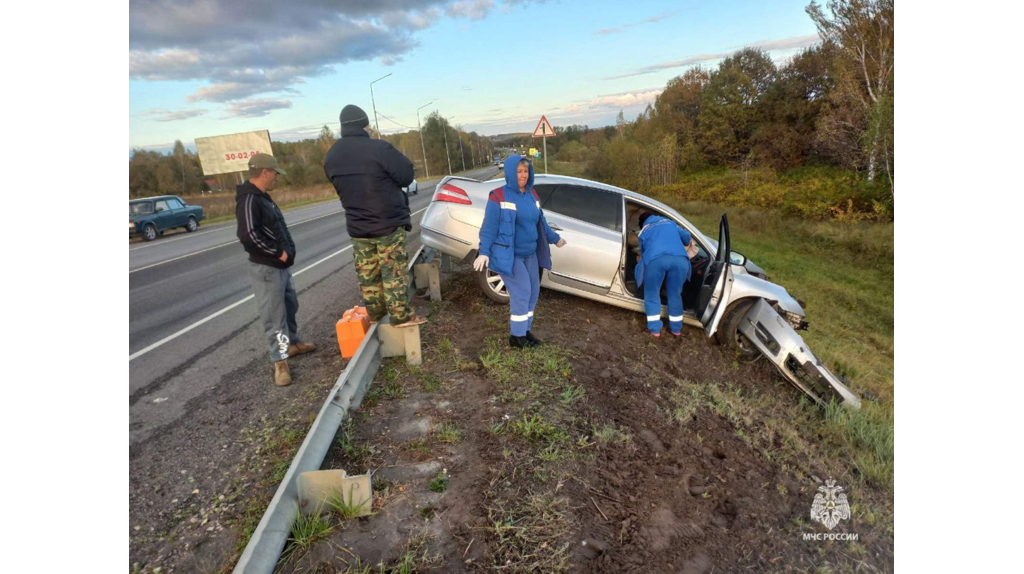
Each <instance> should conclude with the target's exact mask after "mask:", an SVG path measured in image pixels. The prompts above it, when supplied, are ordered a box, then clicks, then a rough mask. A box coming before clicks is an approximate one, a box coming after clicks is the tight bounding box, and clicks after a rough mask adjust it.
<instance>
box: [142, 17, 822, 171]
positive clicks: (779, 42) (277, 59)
mask: <svg viewBox="0 0 1024 574" xmlns="http://www.w3.org/2000/svg"><path fill="white" fill-rule="evenodd" d="M808 3H809V2H808V0H719V1H687V0H682V1H678V0H677V1H650V2H646V1H642V0H637V1H632V2H613V1H605V0H592V1H586V2H576V1H569V0H561V1H557V0H549V1H540V2H538V1H528V0H458V1H440V0H343V1H336V0H335V1H329V0H290V1H288V2H284V1H274V0H131V1H130V2H129V50H128V115H129V121H128V126H129V127H128V147H129V149H137V148H141V149H157V150H160V151H167V150H169V149H170V148H171V147H172V146H173V143H174V141H175V140H179V139H180V140H181V141H182V142H183V143H185V144H186V146H187V147H189V148H191V149H194V140H195V138H197V137H206V136H214V135H221V134H232V133H238V132H245V131H253V130H262V129H266V130H269V131H270V136H271V139H273V140H280V141H291V140H296V139H303V138H307V137H316V135H317V133H318V132H319V131H320V128H321V127H322V126H324V125H327V126H329V127H330V128H331V129H332V130H334V132H335V134H337V132H338V115H339V113H340V111H341V108H342V107H344V106H345V105H346V104H355V105H358V106H360V107H361V108H363V109H364V110H366V112H367V114H368V115H369V116H370V118H371V121H373V119H374V118H373V116H374V111H373V105H372V102H371V96H370V83H371V82H373V81H374V80H377V79H378V78H380V77H382V76H386V75H388V74H390V76H388V77H386V78H384V79H383V80H380V81H377V82H376V83H374V84H373V101H375V102H376V108H377V118H376V121H377V124H378V125H379V126H380V131H381V132H382V133H385V134H387V133H394V132H400V131H406V130H407V129H409V128H415V127H416V121H417V118H416V110H417V108H419V107H420V106H424V105H426V104H429V105H426V107H423V109H422V110H420V112H419V113H420V120H421V121H422V119H423V118H424V117H426V115H427V114H429V113H431V112H433V111H435V110H436V111H438V112H439V113H441V114H442V115H443V116H445V117H447V118H449V120H450V122H451V123H452V124H455V125H460V126H462V129H464V130H466V131H476V132H477V133H480V134H482V135H496V134H500V133H510V132H524V131H533V129H534V127H535V126H536V125H537V122H538V120H539V119H540V117H541V115H542V114H543V115H546V116H547V118H548V120H549V121H550V122H551V123H552V124H553V125H556V126H567V125H570V124H581V125H589V126H590V127H600V126H605V125H610V124H613V123H614V121H615V117H616V115H617V114H618V112H619V110H622V111H623V113H624V115H625V116H626V118H627V119H632V118H635V117H636V115H637V114H639V113H641V112H642V111H643V110H644V108H645V107H646V106H647V104H649V103H653V101H654V99H655V98H656V97H657V95H658V94H659V93H660V92H661V90H662V89H664V86H665V84H666V83H667V82H668V81H669V80H670V79H672V78H673V77H675V76H678V75H681V74H683V73H684V72H685V71H686V70H687V69H689V68H690V67H693V66H696V65H701V66H704V67H712V68H713V67H715V66H717V64H718V62H719V61H721V59H722V58H724V57H726V56H727V55H729V54H730V53H732V52H735V51H736V50H739V49H741V48H743V47H746V46H754V47H760V48H762V49H764V50H766V51H768V53H769V54H770V55H771V57H772V58H773V59H774V60H775V61H776V62H778V63H782V62H784V61H785V60H787V59H788V58H791V57H792V56H794V55H795V54H797V53H798V52H799V51H800V50H802V49H804V48H805V47H807V46H810V45H813V44H815V43H817V42H818V37H817V35H816V32H815V28H814V24H813V23H812V22H811V20H810V18H809V17H808V16H807V14H806V13H805V12H804V8H805V7H806V5H807V4H808Z"/></svg>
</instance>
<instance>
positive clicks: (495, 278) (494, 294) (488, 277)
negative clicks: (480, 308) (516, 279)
mask: <svg viewBox="0 0 1024 574" xmlns="http://www.w3.org/2000/svg"><path fill="white" fill-rule="evenodd" d="M476 283H477V285H479V286H480V288H481V289H483V291H484V295H487V298H488V299H490V300H491V301H494V302H495V303H498V304H501V305H508V302H509V296H508V287H506V286H505V282H504V281H502V279H501V276H500V275H498V274H497V273H495V272H494V271H491V270H490V269H484V270H483V271H479V272H477V273H476Z"/></svg>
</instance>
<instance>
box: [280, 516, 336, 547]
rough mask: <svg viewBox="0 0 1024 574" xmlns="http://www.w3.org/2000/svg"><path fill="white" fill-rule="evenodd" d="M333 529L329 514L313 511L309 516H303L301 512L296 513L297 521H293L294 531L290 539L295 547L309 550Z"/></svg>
mask: <svg viewBox="0 0 1024 574" xmlns="http://www.w3.org/2000/svg"><path fill="white" fill-rule="evenodd" d="M333 529H334V527H333V526H332V525H331V517H330V515H329V514H326V515H324V516H320V514H319V513H317V512H313V513H311V514H309V515H308V516H303V515H302V513H301V512H300V513H297V514H296V515H295V521H294V522H293V523H292V533H291V536H290V537H289V538H288V541H289V542H291V543H292V545H293V547H294V548H299V549H301V550H308V549H309V547H310V546H312V545H313V544H315V543H316V542H317V541H318V540H321V539H323V538H324V537H326V536H327V535H328V534H330V532H331V530H333Z"/></svg>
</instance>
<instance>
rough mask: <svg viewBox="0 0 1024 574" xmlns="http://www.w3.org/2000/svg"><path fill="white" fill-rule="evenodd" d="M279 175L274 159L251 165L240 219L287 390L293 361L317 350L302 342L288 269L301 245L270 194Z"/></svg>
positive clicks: (277, 369)
mask: <svg viewBox="0 0 1024 574" xmlns="http://www.w3.org/2000/svg"><path fill="white" fill-rule="evenodd" d="M279 173H281V174H283V173H285V172H284V171H283V170H281V169H280V168H279V167H277V159H275V158H274V156H272V155H268V154H258V155H255V156H253V157H252V159H250V160H249V181H247V182H245V183H243V184H242V185H240V186H238V189H237V192H236V195H235V218H236V219H237V220H238V240H239V241H241V242H242V246H243V247H244V248H245V251H246V252H247V253H248V254H249V279H250V280H251V281H252V290H253V294H254V295H255V296H256V304H257V306H258V307H259V311H260V319H261V320H262V321H263V330H264V332H265V333H266V336H267V343H268V345H269V349H270V360H271V362H273V363H274V384H275V385H277V386H279V387H286V386H288V385H290V384H292V377H291V374H290V373H289V372H288V362H287V359H288V357H290V356H294V355H301V354H304V353H310V352H312V351H315V350H316V345H314V344H313V343H305V342H302V341H299V334H298V326H297V325H296V322H295V313H296V312H297V311H298V310H299V298H298V295H296V293H295V287H294V286H293V285H292V273H291V271H289V270H288V268H289V267H291V266H292V264H294V263H295V242H294V241H292V235H291V233H289V232H288V225H286V224H285V222H284V215H282V214H281V210H280V209H278V207H277V204H276V203H274V200H273V199H271V198H270V195H269V194H267V192H268V191H270V190H272V189H274V185H275V184H276V183H277V174H279Z"/></svg>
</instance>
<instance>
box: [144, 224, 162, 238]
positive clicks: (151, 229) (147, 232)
mask: <svg viewBox="0 0 1024 574" xmlns="http://www.w3.org/2000/svg"><path fill="white" fill-rule="evenodd" d="M158 235H159V234H158V233H157V231H156V226H155V225H153V224H152V223H148V224H146V226H145V227H143V228H142V240H143V241H153V240H154V239H156V238H157V236H158Z"/></svg>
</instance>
